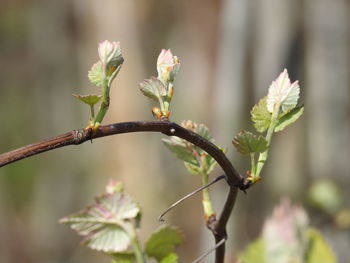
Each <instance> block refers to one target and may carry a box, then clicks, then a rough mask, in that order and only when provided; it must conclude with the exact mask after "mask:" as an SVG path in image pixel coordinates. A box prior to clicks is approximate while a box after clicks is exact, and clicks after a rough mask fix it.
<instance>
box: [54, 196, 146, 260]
mask: <svg viewBox="0 0 350 263" xmlns="http://www.w3.org/2000/svg"><path fill="white" fill-rule="evenodd" d="M140 213H141V212H140V207H139V205H138V204H137V203H136V202H135V201H133V199H132V198H131V197H130V196H129V195H127V194H126V193H123V192H117V191H114V192H109V193H106V194H104V195H102V196H100V197H97V198H96V203H95V204H93V205H91V206H88V207H87V208H85V209H83V210H81V211H79V212H77V213H75V214H72V215H69V216H67V217H65V218H63V219H61V220H60V223H65V224H69V225H70V226H71V228H72V229H74V230H75V231H76V232H77V233H78V234H79V235H81V236H84V237H85V238H84V240H83V244H85V245H87V246H88V247H90V248H91V249H94V250H98V251H103V252H107V253H115V252H122V251H126V250H127V248H128V247H129V245H130V242H131V239H130V235H129V232H128V231H129V229H130V228H131V227H133V224H135V223H136V224H137V221H138V220H139V218H140ZM132 219H134V220H133V221H132Z"/></svg>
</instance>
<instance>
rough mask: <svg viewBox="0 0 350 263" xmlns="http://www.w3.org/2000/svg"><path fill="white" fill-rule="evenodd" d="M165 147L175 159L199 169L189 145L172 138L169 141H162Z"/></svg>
mask: <svg viewBox="0 0 350 263" xmlns="http://www.w3.org/2000/svg"><path fill="white" fill-rule="evenodd" d="M162 141H163V142H164V144H165V146H166V147H167V148H168V149H169V150H170V151H171V152H173V153H174V154H175V155H176V156H177V158H179V159H180V160H183V161H184V162H187V163H189V164H191V165H194V166H197V167H199V166H200V164H199V162H198V160H197V159H196V157H195V156H194V154H193V151H192V150H191V149H190V145H189V144H187V143H186V141H185V140H183V139H181V138H179V137H176V136H172V137H171V138H170V139H162Z"/></svg>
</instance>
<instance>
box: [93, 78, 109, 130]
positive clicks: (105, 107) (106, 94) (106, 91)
mask: <svg viewBox="0 0 350 263" xmlns="http://www.w3.org/2000/svg"><path fill="white" fill-rule="evenodd" d="M109 90H110V86H108V83H107V82H106V81H105V83H104V84H103V91H102V92H103V93H102V102H101V105H100V109H99V111H98V113H97V116H96V118H95V120H94V124H97V123H101V122H102V120H103V118H104V116H105V115H106V112H107V110H108V108H109Z"/></svg>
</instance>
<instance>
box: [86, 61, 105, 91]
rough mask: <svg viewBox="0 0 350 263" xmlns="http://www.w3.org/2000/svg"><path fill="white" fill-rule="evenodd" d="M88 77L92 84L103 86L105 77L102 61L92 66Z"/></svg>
mask: <svg viewBox="0 0 350 263" xmlns="http://www.w3.org/2000/svg"><path fill="white" fill-rule="evenodd" d="M88 77H89V80H90V81H91V83H92V84H95V85H96V86H97V87H100V86H102V85H103V81H104V76H103V67H102V63H101V61H99V62H97V63H95V64H94V65H92V68H91V69H90V71H89V73H88Z"/></svg>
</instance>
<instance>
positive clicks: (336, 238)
mask: <svg viewBox="0 0 350 263" xmlns="http://www.w3.org/2000/svg"><path fill="white" fill-rule="evenodd" d="M349 12H350V2H349V1H347V0H333V1H329V0H295V1H288V0H254V1H246V0H215V1H214V0H212V1H210V0H191V1H186V0H178V1H170V0H104V1H97V0H84V1H83V0H60V1H54V0H47V1H40V0H36V1H35V0H32V1H27V0H26V1H24V0H1V3H0V112H1V116H2V117H1V124H0V127H1V131H0V133H1V136H0V152H6V151H9V150H11V149H14V148H18V147H20V146H23V145H26V144H29V143H32V142H35V141H38V140H41V139H45V138H49V137H53V136H55V135H58V134H61V133H65V132H67V131H70V130H73V129H77V128H82V127H85V126H86V124H87V121H88V117H89V110H88V107H86V106H85V105H82V103H80V102H78V101H77V100H76V99H74V98H73V97H72V96H71V94H72V93H78V94H88V93H98V92H99V90H98V89H97V88H95V87H94V86H93V85H92V84H90V83H89V81H88V79H87V72H88V70H89V69H90V67H91V65H92V64H93V63H95V62H96V61H97V60H98V56H97V45H98V43H99V42H100V41H101V40H105V39H108V40H111V41H120V42H121V46H122V51H123V56H124V58H125V63H124V65H123V68H122V70H121V72H120V73H119V76H118V77H117V79H116V81H115V82H114V87H113V90H112V92H111V108H110V110H109V112H108V114H107V116H106V119H105V121H104V123H105V124H107V123H111V122H121V121H128V120H145V119H146V120H147V119H148V120H150V119H152V114H151V108H152V107H153V104H152V102H151V101H150V100H149V99H148V98H146V97H144V96H143V95H142V94H141V92H140V91H139V88H138V83H139V82H141V81H142V80H143V79H145V78H148V77H149V76H151V75H156V59H157V56H158V54H159V52H160V50H161V49H162V48H171V49H172V51H173V53H174V54H175V55H177V56H178V57H179V58H180V59H181V63H182V68H181V71H180V73H179V74H178V75H177V78H176V83H175V84H176V89H175V95H174V98H173V103H172V106H171V109H172V114H171V119H172V120H173V121H177V122H179V121H181V120H183V119H191V120H193V121H196V122H198V123H205V124H206V125H207V126H208V127H209V129H210V130H211V132H212V134H213V135H214V137H215V138H216V142H217V144H219V145H221V146H223V147H227V149H228V156H229V157H230V159H231V160H232V161H233V163H234V165H235V166H236V167H237V169H238V170H239V171H240V172H241V173H242V174H245V171H246V170H247V169H249V160H248V158H243V157H241V156H240V155H239V154H237V153H236V151H235V150H234V149H233V147H232V145H231V140H232V138H233V137H234V135H235V134H237V133H238V132H239V131H240V130H241V129H243V128H244V129H249V130H251V131H252V130H253V127H252V125H251V124H250V121H249V116H250V114H249V111H250V109H251V108H252V106H253V105H254V104H255V103H257V101H258V99H259V98H261V97H262V96H265V95H266V94H267V90H268V87H269V85H270V83H271V82H272V80H274V79H275V78H276V77H277V76H278V74H279V73H280V72H281V71H282V70H283V69H284V68H287V69H288V71H289V73H290V77H291V80H292V81H294V80H297V79H298V80H299V81H300V86H301V100H302V103H304V104H305V113H304V116H303V117H302V118H301V120H299V121H298V122H297V123H296V124H294V125H292V126H290V127H288V128H287V129H286V130H285V131H284V132H283V133H280V134H279V133H278V134H276V136H275V137H274V139H273V142H272V149H271V154H270V159H269V161H268V163H267V165H266V167H265V168H266V169H265V170H264V172H263V177H264V179H263V180H262V182H261V183H259V184H258V185H256V187H253V188H252V189H249V191H248V194H247V195H244V194H240V195H239V198H238V202H237V206H236V207H235V210H234V213H233V216H232V218H231V221H230V223H229V238H230V239H229V242H228V247H227V259H228V261H227V262H235V261H234V259H235V258H236V256H237V254H238V253H239V252H240V251H241V250H242V249H244V248H245V246H246V245H247V244H248V243H249V242H251V241H252V240H254V239H255V238H256V237H257V236H258V235H259V234H260V232H261V227H262V224H263V222H264V219H265V218H266V217H267V216H269V215H270V214H271V211H272V208H273V207H274V206H275V205H276V204H277V203H278V202H279V200H280V198H281V197H282V196H287V197H289V198H290V199H291V200H292V202H293V203H297V204H301V205H303V206H304V207H305V208H306V211H307V213H308V214H309V216H310V218H311V224H312V225H313V226H315V227H318V228H319V229H320V230H321V231H322V233H323V234H324V235H325V237H326V239H327V241H328V242H329V244H330V245H331V247H332V248H333V250H334V251H335V253H336V254H337V257H338V261H339V262H350V254H349V252H348V250H349V247H350V231H349V228H348V227H346V224H345V226H344V225H341V224H337V223H336V222H337V220H335V218H337V215H338V213H339V211H343V210H344V209H346V208H347V207H349V205H350V204H349V201H348V200H349V194H350V193H349V191H348V189H349V186H350V183H349V182H350V181H349V170H350V114H349V113H350V102H349V101H350V95H349V91H350V88H349V74H350V65H349V62H350V60H349V56H350V53H349V51H350V45H349V44H350V31H349V18H350V16H349V14H350V13H349ZM162 137H163V136H162V135H160V134H155V133H147V134H146V133H143V134H126V135H118V136H113V137H107V138H101V139H98V140H95V141H93V143H89V142H87V143H85V144H83V145H80V146H70V147H65V148H61V149H58V150H55V151H52V152H47V153H44V154H41V155H37V156H35V157H31V158H28V159H25V160H22V161H20V162H17V163H14V164H11V165H9V166H6V167H3V168H1V169H0V262H1V263H17V262H27V263H31V262H33V263H34V262H35V263H41V262H45V263H48V262H52V263H58V262H66V263H70V262H75V263H79V262H109V260H108V258H107V257H105V256H103V255H100V254H99V253H96V252H94V251H90V250H89V249H88V248H84V247H80V246H79V241H80V238H79V237H78V236H77V235H76V234H75V233H74V232H73V231H71V230H70V229H69V227H68V226H66V225H60V224H58V219H60V218H62V217H63V216H65V215H67V214H70V213H72V212H75V211H77V210H79V209H81V208H83V207H84V206H85V205H87V204H89V203H91V202H92V201H93V197H94V196H95V195H99V194H101V193H103V192H104V186H105V185H106V184H107V182H108V180H109V178H114V179H117V180H121V181H123V182H124V183H125V187H126V190H127V191H128V192H129V193H130V194H131V195H132V196H133V197H134V198H135V199H136V200H138V201H139V202H140V204H141V206H142V207H143V220H142V224H141V227H142V228H141V230H140V235H141V238H142V239H143V240H145V239H146V238H147V236H148V235H149V234H150V233H151V231H153V230H154V229H156V228H157V227H158V226H159V225H160V223H159V222H158V221H157V218H158V216H159V214H160V213H161V212H162V211H163V210H164V209H165V208H166V207H167V206H168V205H170V204H171V203H172V202H174V201H176V200H177V199H178V198H180V197H181V196H182V195H184V194H186V193H188V192H189V191H191V190H192V189H194V188H195V187H197V186H199V185H200V179H199V178H197V177H196V176H193V175H189V174H187V171H186V169H185V167H184V166H183V164H182V162H181V161H179V160H177V159H176V158H175V156H173V155H172V154H171V153H170V152H168V150H167V149H165V147H164V146H163V145H162V143H161V141H160V140H161V138H162ZM221 173H222V171H221V170H220V169H216V170H215V172H214V173H213V176H215V175H220V174H221ZM324 178H327V179H328V180H330V181H328V185H331V189H333V190H334V189H335V188H336V190H334V191H333V192H334V193H335V195H334V196H331V197H330V198H331V199H330V201H329V200H328V199H327V198H326V199H327V200H328V201H327V200H326V202H328V210H327V208H326V209H325V208H323V209H320V207H321V208H322V205H319V206H318V207H316V206H315V205H312V204H311V203H310V202H309V200H310V198H309V196H310V195H309V192H310V187H311V186H312V185H313V184H314V183H315V182H319V180H323V179H324ZM332 183H333V184H332ZM326 185H327V183H326ZM332 187H333V188H332ZM334 187H335V188H334ZM211 189H212V193H213V196H214V199H215V204H216V207H217V211H220V208H221V205H222V203H223V200H224V199H225V195H226V191H227V186H226V185H225V183H223V182H221V183H218V184H217V185H215V186H213V187H212V188H211ZM320 189H321V190H318V191H317V193H318V194H319V196H320V197H321V199H322V197H324V196H327V194H329V191H330V190H329V189H330V188H327V187H326V188H325V187H323V188H322V187H321V188H320ZM332 198H333V199H332ZM332 200H333V201H332ZM332 202H333V203H332ZM314 203H315V202H314ZM166 219H167V222H168V223H171V224H174V225H177V226H179V227H180V228H181V229H182V230H183V233H184V236H185V242H184V244H183V245H182V246H181V247H180V248H179V252H180V262H190V261H191V260H193V259H195V258H196V257H197V256H199V255H200V254H201V253H203V252H204V251H206V250H208V249H209V248H210V247H211V246H212V245H213V242H214V241H213V238H212V236H211V234H210V233H209V231H207V230H206V227H205V225H204V220H203V215H202V207H201V200H200V196H196V197H195V198H192V199H190V200H188V201H186V202H185V203H184V204H183V205H181V206H180V207H178V208H176V209H175V210H173V211H172V212H170V214H169V215H168V216H167V217H166ZM201 222H203V223H201ZM205 262H212V258H211V257H209V258H207V259H206V260H205Z"/></svg>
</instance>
